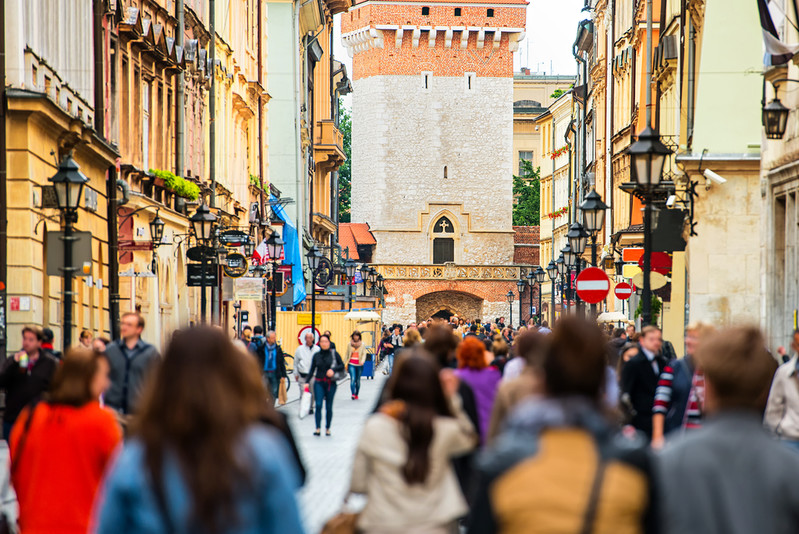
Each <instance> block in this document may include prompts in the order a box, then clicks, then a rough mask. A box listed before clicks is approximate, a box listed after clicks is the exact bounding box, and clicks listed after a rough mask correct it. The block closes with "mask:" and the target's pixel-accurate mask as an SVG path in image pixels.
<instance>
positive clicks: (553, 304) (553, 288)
mask: <svg viewBox="0 0 799 534" xmlns="http://www.w3.org/2000/svg"><path fill="white" fill-rule="evenodd" d="M554 241H555V240H554V236H553V240H552V242H553V243H554ZM555 278H557V277H555ZM555 278H553V279H552V294H551V295H550V298H551V300H552V309H551V310H550V311H549V317H550V319H551V320H552V323H551V324H550V326H553V325H554V324H555Z"/></svg>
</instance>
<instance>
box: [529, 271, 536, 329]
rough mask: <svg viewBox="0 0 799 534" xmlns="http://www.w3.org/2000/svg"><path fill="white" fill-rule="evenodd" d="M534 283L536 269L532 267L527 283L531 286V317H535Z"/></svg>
mask: <svg viewBox="0 0 799 534" xmlns="http://www.w3.org/2000/svg"><path fill="white" fill-rule="evenodd" d="M533 284H535V271H534V270H533V268H532V267H530V270H529V271H528V272H527V285H529V286H530V319H531V320H532V318H533Z"/></svg>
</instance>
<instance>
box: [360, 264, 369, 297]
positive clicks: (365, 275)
mask: <svg viewBox="0 0 799 534" xmlns="http://www.w3.org/2000/svg"><path fill="white" fill-rule="evenodd" d="M358 270H359V271H360V272H361V283H362V284H363V296H364V297H365V296H366V281H367V280H368V279H369V266H368V265H366V264H365V263H362V264H361V268H360V269H358Z"/></svg>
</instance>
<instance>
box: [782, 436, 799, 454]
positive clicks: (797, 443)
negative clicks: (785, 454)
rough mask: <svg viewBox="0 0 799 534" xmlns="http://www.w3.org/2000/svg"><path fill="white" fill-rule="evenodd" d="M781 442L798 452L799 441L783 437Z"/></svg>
mask: <svg viewBox="0 0 799 534" xmlns="http://www.w3.org/2000/svg"><path fill="white" fill-rule="evenodd" d="M782 442H783V443H784V444H785V445H787V446H788V448H789V449H793V450H794V451H796V452H799V441H796V440H792V439H783V440H782Z"/></svg>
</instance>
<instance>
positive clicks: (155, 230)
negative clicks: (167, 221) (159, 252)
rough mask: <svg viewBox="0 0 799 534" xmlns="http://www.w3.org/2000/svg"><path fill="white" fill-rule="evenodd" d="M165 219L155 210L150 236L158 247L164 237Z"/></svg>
mask: <svg viewBox="0 0 799 534" xmlns="http://www.w3.org/2000/svg"><path fill="white" fill-rule="evenodd" d="M164 226H165V225H164V221H163V220H161V217H159V216H158V212H157V211H156V212H155V217H153V219H152V220H151V221H150V238H151V239H152V240H153V246H154V247H157V246H158V245H160V244H161V241H162V240H163V238H164Z"/></svg>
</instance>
